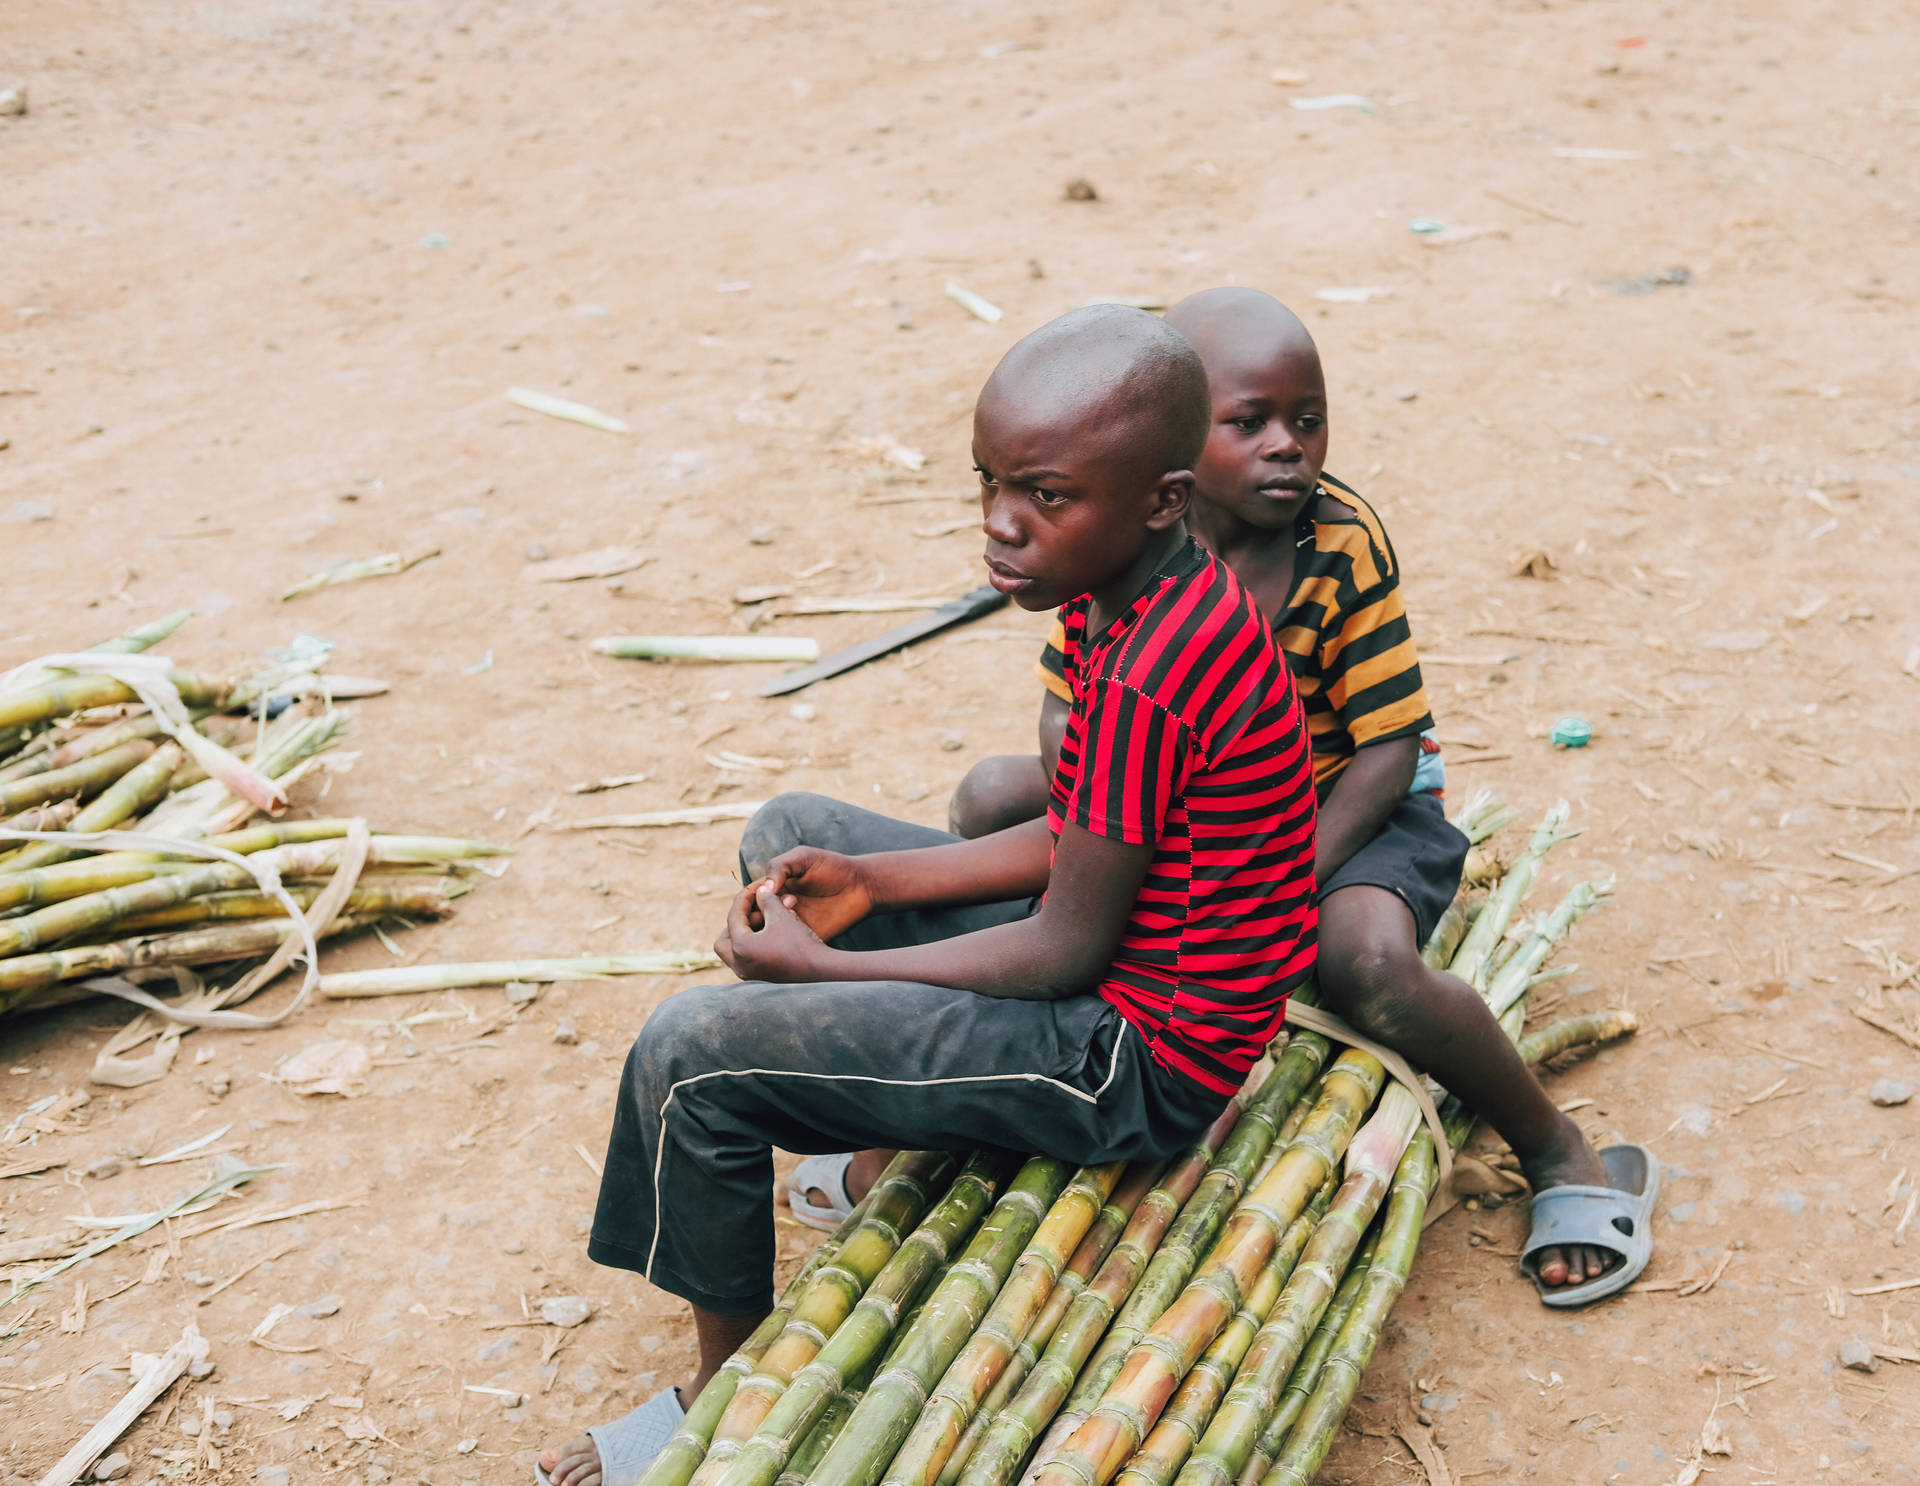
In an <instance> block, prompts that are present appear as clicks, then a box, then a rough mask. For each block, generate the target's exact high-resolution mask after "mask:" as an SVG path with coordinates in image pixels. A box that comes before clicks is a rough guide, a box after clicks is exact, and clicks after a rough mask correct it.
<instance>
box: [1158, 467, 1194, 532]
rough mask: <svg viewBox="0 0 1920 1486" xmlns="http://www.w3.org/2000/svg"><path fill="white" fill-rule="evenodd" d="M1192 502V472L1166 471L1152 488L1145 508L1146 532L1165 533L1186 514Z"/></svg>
mask: <svg viewBox="0 0 1920 1486" xmlns="http://www.w3.org/2000/svg"><path fill="white" fill-rule="evenodd" d="M1192 500H1193V471H1192V470H1168V471H1167V472H1166V474H1164V475H1162V476H1161V477H1160V481H1159V483H1158V484H1157V485H1155V486H1154V487H1153V495H1152V497H1151V498H1150V500H1149V503H1148V506H1147V530H1148V531H1165V530H1166V529H1167V528H1168V527H1170V526H1172V525H1174V524H1175V523H1176V522H1178V521H1180V520H1181V519H1182V518H1184V517H1185V516H1186V514H1187V506H1188V504H1189V503H1190V502H1191V501H1192Z"/></svg>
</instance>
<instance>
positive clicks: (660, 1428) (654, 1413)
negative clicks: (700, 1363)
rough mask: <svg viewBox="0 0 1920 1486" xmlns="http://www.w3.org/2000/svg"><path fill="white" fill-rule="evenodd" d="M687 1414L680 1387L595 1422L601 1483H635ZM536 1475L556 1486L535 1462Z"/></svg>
mask: <svg viewBox="0 0 1920 1486" xmlns="http://www.w3.org/2000/svg"><path fill="white" fill-rule="evenodd" d="M686 1417H687V1413H686V1410H685V1409H683V1408H681V1407H680V1390H679V1389H677V1388H669V1389H667V1390H666V1391H665V1392H664V1393H656V1394H654V1395H653V1397H652V1398H649V1399H648V1400H647V1401H646V1402H645V1403H643V1404H641V1405H640V1407H639V1408H637V1409H635V1410H634V1411H633V1412H632V1413H631V1414H628V1415H627V1416H626V1417H625V1418H624V1419H615V1420H614V1421H613V1423H611V1424H596V1425H594V1426H593V1428H591V1429H589V1430H588V1431H587V1436H588V1438H590V1439H591V1440H592V1441H593V1443H594V1445H595V1446H596V1447H597V1448H598V1450H599V1451H600V1486H634V1483H635V1482H637V1481H638V1480H639V1479H640V1478H641V1477H642V1476H644V1475H645V1474H646V1473H647V1467H648V1466H650V1465H652V1464H653V1459H654V1457H655V1456H656V1455H658V1454H659V1453H660V1452H661V1451H662V1450H664V1449H666V1448H667V1441H668V1440H670V1439H672V1438H673V1432H674V1431H675V1430H676V1429H678V1428H679V1427H680V1423H681V1421H682V1420H684V1419H685V1418H686ZM533 1478H534V1480H536V1481H538V1482H539V1483H540V1486H553V1478H552V1477H550V1476H549V1475H548V1474H547V1473H546V1472H545V1471H544V1470H542V1469H541V1468H540V1466H539V1465H538V1464H536V1465H535V1466H534V1468H533Z"/></svg>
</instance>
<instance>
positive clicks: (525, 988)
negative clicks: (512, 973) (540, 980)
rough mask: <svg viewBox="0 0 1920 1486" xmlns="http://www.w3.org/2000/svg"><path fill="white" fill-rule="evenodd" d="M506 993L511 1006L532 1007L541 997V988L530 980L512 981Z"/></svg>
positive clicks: (507, 986) (509, 982)
mask: <svg viewBox="0 0 1920 1486" xmlns="http://www.w3.org/2000/svg"><path fill="white" fill-rule="evenodd" d="M506 991H507V1004H508V1005H509V1006H530V1005H532V1004H533V1002H534V1001H536V1000H537V999H538V998H539V995H540V987H539V986H537V985H535V984H534V983H533V982H532V981H528V980H510V981H508V982H507V985H506Z"/></svg>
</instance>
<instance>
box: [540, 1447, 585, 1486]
mask: <svg viewBox="0 0 1920 1486" xmlns="http://www.w3.org/2000/svg"><path fill="white" fill-rule="evenodd" d="M540 1469H541V1470H543V1471H545V1472H546V1473H547V1479H548V1480H549V1481H551V1482H553V1486H600V1447H599V1446H598V1445H596V1444H594V1442H593V1438H592V1436H590V1435H584V1434H576V1435H575V1436H574V1437H573V1438H572V1439H570V1440H568V1441H567V1442H566V1443H565V1444H564V1445H555V1446H552V1447H551V1448H549V1449H545V1450H542V1451H541V1452H540Z"/></svg>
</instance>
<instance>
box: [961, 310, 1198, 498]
mask: <svg viewBox="0 0 1920 1486" xmlns="http://www.w3.org/2000/svg"><path fill="white" fill-rule="evenodd" d="M980 402H981V404H982V406H983V407H984V406H986V405H988V404H999V405H1002V406H1005V405H1009V404H1010V405H1012V406H1017V407H1019V408H1021V409H1022V411H1023V412H1024V413H1026V414H1027V415H1029V416H1037V417H1039V418H1042V419H1044V420H1045V421H1048V422H1053V421H1056V420H1058V421H1070V422H1072V423H1074V424H1077V425H1080V426H1082V427H1084V428H1086V429H1087V431H1088V436H1089V437H1098V438H1101V439H1102V440H1103V441H1104V440H1107V439H1111V438H1113V437H1115V436H1124V438H1125V439H1126V441H1127V443H1128V444H1129V446H1130V452H1132V451H1137V455H1138V460H1139V468H1140V471H1141V473H1142V474H1143V475H1144V477H1145V478H1147V479H1148V480H1153V479H1156V478H1158V477H1159V476H1160V475H1162V474H1164V473H1166V472H1167V471H1169V470H1189V469H1192V468H1193V464H1194V461H1195V460H1197V459H1198V458H1199V457H1200V451H1201V448H1202V447H1203V446H1204V445H1205V444H1206V441H1207V423H1208V420H1209V418H1210V417H1211V404H1210V402H1209V400H1208V396H1207V372H1206V368H1205V367H1204V366H1202V365H1201V363H1200V357H1199V355H1198V354H1197V353H1196V352H1195V351H1194V349H1193V347H1192V345H1190V344H1189V343H1188V341H1187V339H1186V337H1185V336H1183V335H1181V334H1180V332H1179V331H1177V330H1175V329H1172V328H1171V327H1170V326H1168V325H1167V324H1166V322H1164V321H1162V320H1160V319H1159V318H1158V317H1156V316H1154V315H1150V314H1148V313H1147V312H1146V311H1145V310H1137V309H1133V308H1131V307H1129V306H1127V305H1118V304H1096V305H1089V306H1087V307H1086V308H1085V309H1079V310H1074V311H1073V312H1072V313H1070V314H1066V315H1062V316H1061V317H1060V318H1059V319H1057V320H1052V321H1049V322H1048V323H1047V324H1045V325H1042V326H1041V327H1040V328H1039V329H1038V330H1036V331H1034V332H1033V334H1031V335H1029V336H1027V337H1026V338H1025V339H1024V340H1021V341H1019V342H1016V343H1015V345H1014V347H1013V349H1012V350H1010V351H1008V352H1007V354H1006V355H1005V356H1003V357H1002V358H1001V360H1000V364H999V365H998V366H996V367H995V368H994V369H993V375H992V376H991V377H989V378H987V385H986V386H985V387H984V388H982V389H981V392H980Z"/></svg>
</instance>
